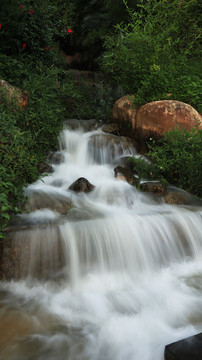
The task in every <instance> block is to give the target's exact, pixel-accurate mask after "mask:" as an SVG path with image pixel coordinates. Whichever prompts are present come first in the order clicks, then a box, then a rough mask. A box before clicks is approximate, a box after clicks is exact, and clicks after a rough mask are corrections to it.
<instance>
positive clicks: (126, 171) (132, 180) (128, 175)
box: [114, 165, 138, 186]
mask: <svg viewBox="0 0 202 360" xmlns="http://www.w3.org/2000/svg"><path fill="white" fill-rule="evenodd" d="M114 173H115V178H116V179H120V180H125V181H127V182H128V183H129V184H130V185H132V186H137V184H138V179H137V178H136V177H135V175H134V174H133V172H132V171H131V170H130V168H129V167H127V166H121V165H118V166H117V167H115V168H114Z"/></svg>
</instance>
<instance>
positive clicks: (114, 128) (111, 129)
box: [102, 124, 121, 135]
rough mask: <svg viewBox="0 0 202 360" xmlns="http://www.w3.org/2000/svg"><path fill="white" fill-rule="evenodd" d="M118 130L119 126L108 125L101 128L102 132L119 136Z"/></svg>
mask: <svg viewBox="0 0 202 360" xmlns="http://www.w3.org/2000/svg"><path fill="white" fill-rule="evenodd" d="M120 129H121V127H120V125H119V124H108V125H104V126H103V128H102V131H104V132H106V133H109V134H113V135H120Z"/></svg>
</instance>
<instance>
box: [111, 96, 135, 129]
mask: <svg viewBox="0 0 202 360" xmlns="http://www.w3.org/2000/svg"><path fill="white" fill-rule="evenodd" d="M131 98H134V96H133V95H131ZM136 115H137V109H136V107H135V105H134V104H133V103H132V101H131V100H130V99H129V97H128V95H125V96H123V97H122V98H120V99H118V100H117V101H116V102H115V105H114V108H113V120H115V121H118V122H119V123H124V124H125V126H126V124H128V128H129V131H130V130H131V127H132V129H133V130H134V129H135V122H136Z"/></svg>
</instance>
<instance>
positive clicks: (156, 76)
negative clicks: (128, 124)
mask: <svg viewBox="0 0 202 360" xmlns="http://www.w3.org/2000/svg"><path fill="white" fill-rule="evenodd" d="M124 2H125V3H126V1H124ZM126 5H127V4H126ZM139 9H140V10H139V11H138V12H137V11H132V10H129V9H128V11H129V13H130V16H131V20H130V23H129V24H127V25H124V24H123V23H121V24H119V25H117V26H116V27H115V28H116V31H115V33H114V34H112V35H109V36H107V37H106V40H105V50H106V51H105V52H104V54H103V55H102V57H101V59H100V64H101V67H102V69H103V70H104V71H105V72H107V73H108V74H110V75H111V76H112V78H113V79H115V80H116V81H117V82H118V83H120V84H121V86H122V87H123V88H124V89H125V91H126V92H128V93H134V94H135V97H134V102H135V104H136V105H138V106H140V105H142V104H144V103H146V102H149V101H153V100H160V99H167V98H169V99H171V98H172V99H174V100H179V101H184V102H187V103H189V104H191V105H192V106H194V107H195V108H196V109H197V110H198V111H199V112H200V111H201V110H202V108H201V103H200V95H199V94H200V93H201V90H202V86H201V81H200V77H199V73H200V52H199V49H200V44H199V38H200V33H201V29H200V24H199V17H198V12H197V9H200V4H199V1H198V0H190V1H188V2H184V1H180V0H175V1H170V0H160V1H157V0H152V1H147V2H145V4H144V5H141V6H140V5H139ZM191 10H192V12H191ZM187 26H188V28H189V31H187Z"/></svg>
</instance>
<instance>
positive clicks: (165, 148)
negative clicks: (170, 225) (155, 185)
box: [132, 128, 202, 197]
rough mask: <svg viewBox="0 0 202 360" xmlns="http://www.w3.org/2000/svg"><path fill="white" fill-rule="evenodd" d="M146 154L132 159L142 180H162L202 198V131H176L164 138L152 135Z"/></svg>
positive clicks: (170, 132) (168, 133)
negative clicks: (144, 157) (144, 156)
mask: <svg viewBox="0 0 202 360" xmlns="http://www.w3.org/2000/svg"><path fill="white" fill-rule="evenodd" d="M148 148H149V151H148V152H147V156H148V157H149V159H150V160H151V163H147V162H145V160H144V159H142V158H139V159H135V158H133V159H132V162H133V166H134V170H136V171H137V172H138V174H139V177H140V179H141V178H144V179H148V180H157V179H158V180H160V181H161V182H162V183H164V184H168V183H170V184H172V185H175V186H177V187H179V188H181V189H184V190H186V191H188V192H190V193H192V194H195V195H196V196H198V197H202V182H201V179H202V166H201V159H202V130H199V129H197V128H195V129H193V130H191V131H188V130H184V131H179V130H173V131H169V132H167V133H166V134H165V136H164V138H162V139H161V140H158V141H156V140H153V139H152V138H151V140H150V143H148Z"/></svg>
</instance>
